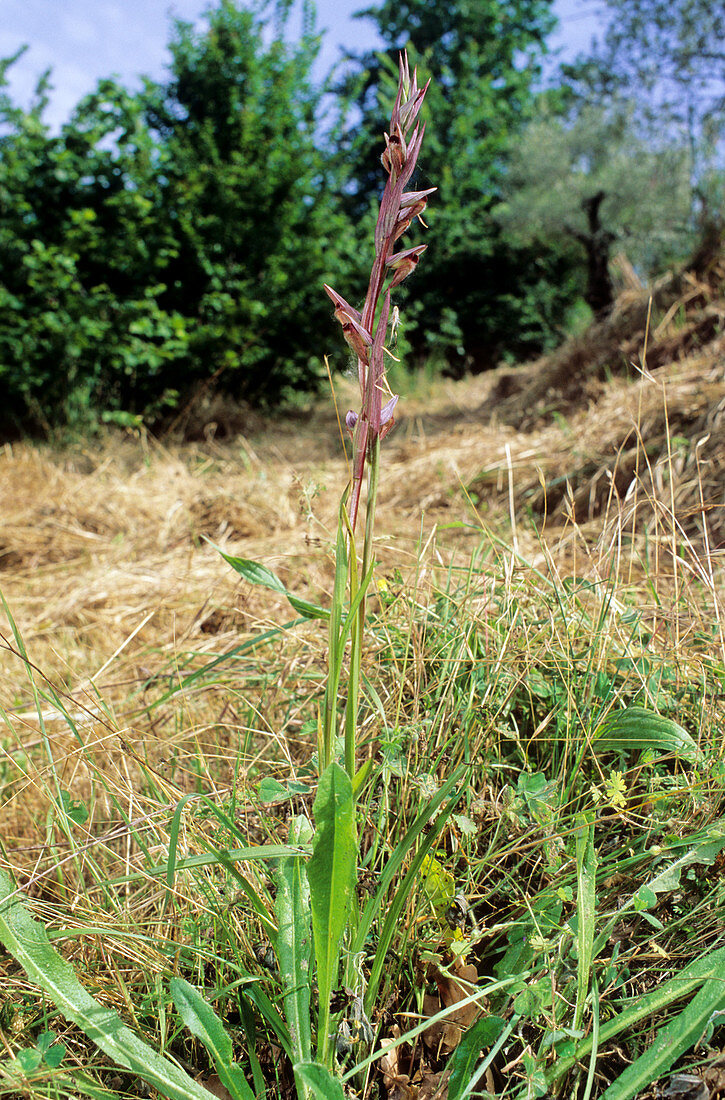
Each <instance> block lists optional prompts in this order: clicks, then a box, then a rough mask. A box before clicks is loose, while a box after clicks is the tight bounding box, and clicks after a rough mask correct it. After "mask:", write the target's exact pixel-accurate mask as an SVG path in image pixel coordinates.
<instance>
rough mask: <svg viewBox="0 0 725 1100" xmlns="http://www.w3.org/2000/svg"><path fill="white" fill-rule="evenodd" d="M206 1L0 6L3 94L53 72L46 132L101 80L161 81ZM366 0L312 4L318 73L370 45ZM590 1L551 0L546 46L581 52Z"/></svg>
mask: <svg viewBox="0 0 725 1100" xmlns="http://www.w3.org/2000/svg"><path fill="white" fill-rule="evenodd" d="M208 6H209V4H208V2H207V0H0V57H8V56H9V55H11V54H12V53H14V52H15V51H16V50H17V49H18V47H19V46H21V45H23V44H27V45H28V46H29V50H28V52H27V53H26V54H25V56H24V57H23V58H22V59H21V60H20V61H18V63H17V64H16V65H15V66H13V69H12V70H11V73H10V90H11V94H12V96H13V98H14V99H15V101H16V102H19V103H21V104H23V105H27V103H28V101H29V98H30V95H31V93H32V90H33V88H34V86H35V83H36V81H37V79H38V76H39V75H40V74H41V73H42V72H43V71H44V70H45V69H47V68H51V69H52V70H53V78H52V80H53V86H54V91H53V93H52V96H51V102H50V105H49V108H48V111H47V114H46V116H45V117H46V119H47V121H49V122H50V123H51V124H52V125H53V126H54V127H56V126H58V125H60V123H62V122H63V121H65V119H66V118H67V117H68V114H69V113H70V111H71V109H72V108H73V106H74V105H75V104H76V103H77V102H78V100H79V99H80V98H81V97H82V96H83V95H85V94H86V93H87V92H89V91H91V90H92V89H93V88H94V86H95V84H96V82H97V80H98V79H99V78H101V77H107V76H112V75H114V76H117V77H119V78H120V80H121V82H122V83H123V84H125V85H126V86H127V87H134V86H135V85H136V84H137V82H138V77H139V75H140V74H143V75H147V76H151V77H156V78H158V77H161V76H163V73H164V66H165V64H166V62H167V60H168V54H167V50H166V44H167V41H168V39H169V31H170V23H171V20H172V18H174V17H177V18H180V19H184V20H187V21H189V22H193V21H195V20H197V19H198V18H199V16H200V14H201V13H202V12H203V11H204V10H205V9H206V8H207V7H208ZM367 6H371V4H370V0H368V2H367V3H366V2H365V0H318V3H317V11H318V23H319V25H320V27H321V28H326V29H327V34H326V35H325V45H324V52H323V57H322V66H323V71H326V70H327V69H328V68H329V66H330V65H331V64H332V63H333V62H334V61H335V60H336V59H337V57H338V56H339V46H340V45H341V44H343V43H344V44H346V45H347V46H348V47H349V48H351V49H353V50H355V51H358V50H360V49H365V48H367V47H370V46H374V45H375V44H376V40H375V36H374V33H373V28H372V25H371V24H369V23H368V22H367V21H365V20H353V19H351V16H352V13H353V12H354V11H358V10H360V8H363V7H367ZM597 7H598V4H597V3H596V0H555V3H554V9H555V11H556V14H557V15H558V17H559V19H560V29H559V31H558V33H557V35H556V37H555V39H554V40H553V42H552V45H553V46H555V47H557V48H559V49H561V50H562V51H563V53H564V55H565V56H569V57H570V56H572V55H574V54H575V53H577V52H578V50H579V49H582V48H583V47H585V46H586V45H587V44H588V42H589V40H590V38H591V36H592V34H593V33H595V32H596V31H597V30H598V28H599V26H600V24H599V22H598V20H597V15H596V12H597Z"/></svg>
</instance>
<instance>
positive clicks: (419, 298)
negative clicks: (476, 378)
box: [344, 0, 571, 372]
mask: <svg viewBox="0 0 725 1100" xmlns="http://www.w3.org/2000/svg"><path fill="white" fill-rule="evenodd" d="M359 16H360V17H361V18H366V19H369V20H372V21H373V22H374V23H375V24H376V26H377V28H378V31H379V33H380V35H381V36H382V38H383V40H384V42H385V43H386V50H385V52H384V53H383V54H379V55H376V54H367V55H363V56H359V57H357V58H353V59H352V60H353V61H354V62H355V64H354V66H353V72H352V75H351V76H348V78H347V82H346V83H345V85H344V91H345V92H346V94H347V96H348V97H349V100H353V101H354V104H355V110H353V111H351V115H350V117H351V120H352V124H351V125H350V126H349V127H348V131H347V143H346V146H345V162H346V163H347V164H348V165H351V166H352V176H353V183H352V185H351V188H350V193H349V196H348V208H349V210H350V212H351V216H352V217H353V219H355V220H356V221H358V222H360V224H361V225H365V220H364V219H365V217H366V215H365V211H366V210H367V202H368V198H367V197H368V195H369V194H370V193H371V191H372V189H373V180H374V178H375V174H376V173H377V167H376V162H377V157H376V154H375V153H374V152H373V150H374V148H375V147H376V143H377V141H378V140H379V129H380V124H379V119H380V117H381V114H383V106H382V104H383V102H385V103H386V104H387V102H388V100H389V99H390V98H391V96H392V94H393V88H394V80H395V72H396V64H397V61H396V59H397V52H398V50H400V49H401V48H404V47H405V48H407V49H408V51H409V53H410V57H411V63H413V62H414V63H416V64H417V65H418V66H419V69H420V73H421V75H422V78H423V79H426V78H427V77H429V76H430V77H431V87H430V91H429V93H428V97H427V100H426V106H427V110H426V119H427V122H426V126H427V132H426V155H425V157H424V158H423V165H422V172H421V174H420V180H419V184H418V186H419V187H427V186H432V185H436V186H437V187H438V192H437V193H436V194H435V195H433V196H432V198H431V201H430V205H429V207H428V210H427V212H426V218H427V219H429V221H430V226H431V234H430V239H429V247H430V256H429V259H430V262H429V263H427V264H426V266H425V268H424V270H423V271H422V272H421V274H420V275H419V276H417V277H416V278H415V287H414V291H413V303H414V304H413V305H412V306H411V307H410V308H409V309H408V310H407V311H406V308H405V307H402V310H401V312H402V313H403V316H404V321H405V323H406V333H407V336H408V338H409V340H410V341H411V343H412V345H413V350H414V354H416V355H419V356H423V355H425V354H427V353H429V352H430V351H431V349H433V350H436V349H440V351H441V352H442V353H443V354H444V355H445V356H446V358H447V360H448V362H449V364H450V365H451V366H452V368H453V370H454V371H455V372H458V371H460V370H461V369H463V368H464V367H466V368H472V369H483V368H485V367H487V366H490V365H493V364H494V363H495V361H496V359H497V358H498V357H499V356H500V355H501V354H502V353H504V352H509V353H514V354H516V353H519V354H520V353H525V352H527V351H531V350H535V349H536V348H538V347H541V346H542V344H543V343H545V342H546V341H547V339H551V338H552V336H553V332H552V329H551V327H550V318H549V317H548V316H547V314H546V311H545V310H543V309H542V312H541V314H539V316H538V318H537V316H536V309H535V301H536V298H537V295H538V293H539V291H540V289H541V287H542V282H543V283H544V284H545V283H546V282H547V281H548V280H549V279H551V287H549V288H547V296H548V298H549V300H550V299H551V297H552V290H553V296H554V297H555V298H556V297H557V296H558V297H559V299H560V301H559V302H558V304H556V303H555V305H554V308H553V310H552V312H553V313H557V312H559V308H558V306H559V305H563V302H564V301H565V300H568V298H569V297H570V295H571V286H570V279H569V274H568V266H569V261H568V259H567V258H566V257H565V256H563V255H560V256H558V257H552V256H551V254H550V253H549V254H546V255H544V254H542V253H540V252H537V251H536V249H532V248H531V247H529V246H521V247H520V248H512V247H511V246H510V244H509V242H507V241H506V240H505V239H504V237H503V234H502V232H501V228H500V226H499V225H497V223H496V222H495V221H494V219H493V217H492V211H493V208H494V207H495V206H496V204H497V203H498V202H499V201H500V198H501V191H502V186H503V181H504V179H505V175H506V164H507V160H508V158H509V155H510V150H511V148H512V142H513V140H514V138H515V135H516V134H517V133H518V131H519V130H520V128H521V126H522V125H523V124H524V122H525V121H526V119H527V118H528V117H529V115H530V112H531V109H532V105H533V90H532V89H533V85H534V82H535V80H536V79H537V77H538V75H539V67H540V61H541V58H542V56H543V53H544V49H545V41H546V37H547V35H548V33H549V32H550V30H551V29H552V27H553V25H554V20H553V17H552V15H551V0H449V2H445V3H444V2H442V0H437V2H431V0H384V2H383V3H382V4H381V5H380V6H379V7H377V8H368V9H366V10H365V11H363V12H361V13H359ZM426 239H428V238H426ZM524 317H526V321H525V323H520V322H523V318H524Z"/></svg>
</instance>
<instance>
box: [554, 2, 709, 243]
mask: <svg viewBox="0 0 725 1100" xmlns="http://www.w3.org/2000/svg"><path fill="white" fill-rule="evenodd" d="M602 15H603V18H604V22H605V27H606V30H605V33H604V34H603V35H602V36H601V37H600V38H598V39H597V40H595V42H594V43H593V45H592V49H591V51H590V52H589V53H588V54H582V55H580V56H579V57H578V58H577V59H576V61H575V62H573V63H571V64H567V65H564V66H562V77H563V80H564V84H565V86H566V87H567V88H568V90H569V91H570V93H571V95H572V97H573V104H572V109H573V111H574V112H575V113H578V112H579V111H580V110H581V109H582V107H584V108H585V109H586V108H587V107H589V106H595V107H596V108H597V109H602V110H606V111H610V112H611V111H612V110H613V109H614V110H615V111H616V110H618V109H621V108H622V106H624V107H625V108H627V107H629V108H631V109H632V110H633V121H634V124H635V129H636V132H637V134H638V136H639V137H640V138H641V139H643V140H644V142H646V143H647V144H649V145H650V147H652V148H654V149H658V148H660V147H661V146H662V144H663V142H664V143H665V144H667V145H669V146H670V147H676V148H678V149H679V151H680V154H681V158H682V159H683V160H684V161H685V163H686V172H687V174H688V178H689V182H690V208H691V216H692V223H693V224H692V228H693V229H694V230H696V231H697V233H698V234H699V236H700V239H701V241H702V242H704V241H705V239H706V238H707V236H708V235H709V234H714V235H715V236H717V235H718V234H720V235H721V234H722V229H723V221H722V198H723V180H724V175H723V156H722V152H723V147H722V137H723V132H724V130H723V111H722V107H723V94H722V81H723V76H725V49H723V45H722V44H723V41H725V11H724V10H723V6H722V4H720V3H711V2H710V0H605V3H604V5H603V9H602ZM655 186H657V185H656V184H655ZM679 186H680V184H679V182H678V188H679ZM643 198H644V201H645V204H647V198H646V195H645V196H643ZM665 209H666V208H665Z"/></svg>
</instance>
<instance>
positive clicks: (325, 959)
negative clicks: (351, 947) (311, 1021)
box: [307, 763, 357, 1062]
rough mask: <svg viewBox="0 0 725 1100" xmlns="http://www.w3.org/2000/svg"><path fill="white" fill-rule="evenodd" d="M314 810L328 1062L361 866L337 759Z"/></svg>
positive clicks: (321, 1047)
mask: <svg viewBox="0 0 725 1100" xmlns="http://www.w3.org/2000/svg"><path fill="white" fill-rule="evenodd" d="M313 809H314V814H315V836H314V839H313V842H312V858H311V859H310V861H309V863H308V865H307V877H308V879H309V884H310V898H311V902H312V928H313V932H314V938H315V959H316V962H317V986H318V991H319V1003H320V1015H319V1021H318V1038H317V1042H318V1055H319V1057H320V1060H321V1061H323V1062H324V1061H325V1058H326V1055H327V1052H328V1049H329V1042H330V1037H329V1035H328V1022H329V1014H330V994H331V992H332V987H333V983H334V982H335V980H336V978H337V968H338V960H339V954H340V943H341V941H342V935H343V932H344V930H345V926H346V924H347V918H348V911H349V908H350V900H351V897H352V891H353V887H354V884H355V875H356V868H357V837H356V833H355V812H354V801H353V796H352V783H351V782H350V777H349V776H348V774H347V772H346V771H345V770H344V769H343V768H341V767H340V766H339V764H335V763H332V764H330V766H329V768H327V769H326V770H325V771H324V772H323V773H322V775H321V777H320V785H319V788H318V790H317V797H316V798H315V804H314V807H313Z"/></svg>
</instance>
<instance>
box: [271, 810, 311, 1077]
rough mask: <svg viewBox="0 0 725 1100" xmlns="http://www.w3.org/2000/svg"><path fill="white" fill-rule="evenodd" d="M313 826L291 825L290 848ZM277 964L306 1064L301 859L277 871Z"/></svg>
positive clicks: (307, 985)
mask: <svg viewBox="0 0 725 1100" xmlns="http://www.w3.org/2000/svg"><path fill="white" fill-rule="evenodd" d="M311 834H312V826H311V825H310V823H309V821H308V820H307V818H306V817H302V816H300V817H296V818H294V819H293V820H292V822H291V824H290V831H289V840H290V844H291V845H297V844H307V843H308V842H309V840H310V837H311ZM276 909H277V926H278V932H277V962H278V963H279V974H280V980H281V983H282V989H283V990H284V993H283V997H282V1001H283V1004H284V1014H285V1018H286V1020H287V1026H288V1028H289V1033H290V1038H291V1041H292V1048H293V1053H294V1060H295V1062H309V1060H310V1057H311V1052H312V1031H311V1023H310V1002H311V998H312V929H311V926H310V888H309V884H308V881H307V869H306V867H305V863H304V861H303V859H302V858H301V857H300V856H289V857H287V858H286V859H282V860H280V862H279V867H278V869H277V898H276Z"/></svg>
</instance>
